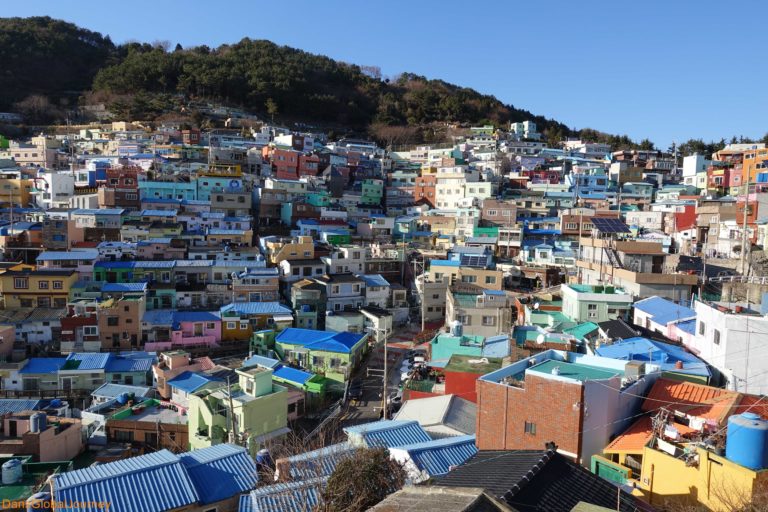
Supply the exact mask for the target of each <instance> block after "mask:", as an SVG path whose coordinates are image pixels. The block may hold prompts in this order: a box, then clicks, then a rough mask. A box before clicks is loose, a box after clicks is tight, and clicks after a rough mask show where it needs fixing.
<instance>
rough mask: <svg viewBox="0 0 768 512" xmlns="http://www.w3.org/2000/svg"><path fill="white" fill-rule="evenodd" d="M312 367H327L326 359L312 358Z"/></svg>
mask: <svg viewBox="0 0 768 512" xmlns="http://www.w3.org/2000/svg"><path fill="white" fill-rule="evenodd" d="M312 366H325V358H324V357H319V356H312Z"/></svg>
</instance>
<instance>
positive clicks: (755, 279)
mask: <svg viewBox="0 0 768 512" xmlns="http://www.w3.org/2000/svg"><path fill="white" fill-rule="evenodd" d="M708 281H709V282H710V283H746V284H764V285H768V276H762V277H761V276H718V277H711V278H709V279H708Z"/></svg>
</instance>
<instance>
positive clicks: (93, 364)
mask: <svg viewBox="0 0 768 512" xmlns="http://www.w3.org/2000/svg"><path fill="white" fill-rule="evenodd" d="M111 357H112V354H102V353H99V352H73V353H71V354H69V355H68V356H67V359H66V362H65V363H64V364H65V365H66V366H70V365H71V368H67V369H72V370H104V369H106V367H107V363H108V362H109V359H110V358H111Z"/></svg>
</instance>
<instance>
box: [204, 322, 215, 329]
mask: <svg viewBox="0 0 768 512" xmlns="http://www.w3.org/2000/svg"><path fill="white" fill-rule="evenodd" d="M205 328H206V329H215V328H216V324H215V323H213V322H208V323H207V324H205Z"/></svg>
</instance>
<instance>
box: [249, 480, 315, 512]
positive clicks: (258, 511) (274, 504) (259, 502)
mask: <svg viewBox="0 0 768 512" xmlns="http://www.w3.org/2000/svg"><path fill="white" fill-rule="evenodd" d="M327 481H328V479H327V478H314V479H312V480H307V481H304V482H292V483H288V484H276V485H270V486H268V487H262V488H261V489H257V490H255V491H252V492H251V495H250V498H251V507H252V508H251V509H250V512H277V511H280V512H306V511H307V510H313V508H314V507H316V506H317V505H319V504H320V496H321V494H322V491H323V489H324V488H325V484H326V482H327ZM241 510H242V509H241Z"/></svg>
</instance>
